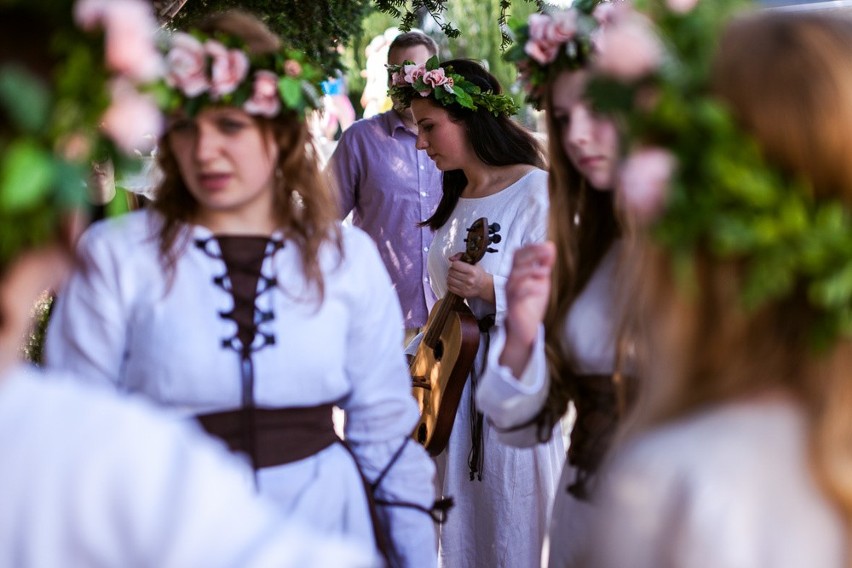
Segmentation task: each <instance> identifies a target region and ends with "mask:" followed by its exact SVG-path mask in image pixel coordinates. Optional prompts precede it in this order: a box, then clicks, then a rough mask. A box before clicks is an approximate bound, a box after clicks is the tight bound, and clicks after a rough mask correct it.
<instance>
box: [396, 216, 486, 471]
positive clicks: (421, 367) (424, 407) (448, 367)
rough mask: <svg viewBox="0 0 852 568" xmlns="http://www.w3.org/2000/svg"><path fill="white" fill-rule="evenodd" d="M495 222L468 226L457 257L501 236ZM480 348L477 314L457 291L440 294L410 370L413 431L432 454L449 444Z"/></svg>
mask: <svg viewBox="0 0 852 568" xmlns="http://www.w3.org/2000/svg"><path fill="white" fill-rule="evenodd" d="M499 230H500V226H499V225H498V224H497V223H493V224H492V225H490V226H489V225H488V220H487V219H486V218H485V217H481V218H479V219H477V220H476V221H474V223H473V225H471V227H470V228H469V229H468V231H467V238H466V239H465V243H466V247H465V252H464V253H463V254H462V256H461V260H462V261H464V262H466V263H468V264H476V263H477V262H479V261H480V260H482V257H483V256H485V253H486V252H495V249H490V248H488V245H490V244H492V243H495V244H496V243H499V242H500V235H498V234H497V232H498V231H499ZM478 349H479V326H478V325H477V322H476V317H475V316H474V315H473V312H471V311H470V308H469V307H468V306H467V304H466V303H465V302H464V298H462V297H461V296H458V295H457V294H453V293H451V292H450V293H448V294H447V295H446V296H444V297H443V298H442V299H440V300H438V302H437V303H436V304H435V306H434V307H433V308H432V311H431V313H430V314H429V318H428V320H427V321H426V328H425V332H424V334H423V339H422V340H421V342H420V345H419V347H418V348H417V353H416V354H415V355H414V359H412V361H411V364H410V365H409V372H410V374H411V386H412V391H413V393H414V398H415V399H416V400H417V404H418V406H419V407H420V420H419V421H418V423H417V426H416V427H415V429H414V432H413V434H412V436H413V437H414V439H415V440H417V441H418V442H419V443H421V444H423V446H425V448H426V450H427V451H428V452H429V453H430V454H431V455H433V456H435V455H438V454H439V453H441V451H443V449H444V448H445V447H446V446H447V441H448V440H449V438H450V433H451V432H452V429H453V422H454V421H455V417H456V410H457V409H458V406H459V400H460V399H461V395H462V390H464V384H465V382H466V381H467V378H468V376H469V375H470V370H471V367H472V366H473V362H474V360H475V359H476V352H477V350H478Z"/></svg>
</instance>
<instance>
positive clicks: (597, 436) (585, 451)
mask: <svg viewBox="0 0 852 568" xmlns="http://www.w3.org/2000/svg"><path fill="white" fill-rule="evenodd" d="M571 379H572V380H571V386H572V389H573V391H574V392H573V401H574V406H575V408H576V409H577V418H576V420H575V422H574V427H573V428H572V430H571V444H570V446H569V447H568V463H570V464H571V465H573V466H574V467H575V468H577V479H576V480H575V482H574V483H573V484H572V485H571V486H569V488H568V490H569V491H570V492H571V493H572V494H574V495H575V496H576V497H578V498H580V499H585V498H587V497H588V494H589V487H588V486H587V485H588V483H589V480H590V479H591V477H592V476H594V474H595V473H596V472H597V470H598V468H599V467H600V464H601V462H602V461H603V459H604V457H605V456H606V454H607V452H608V451H609V448H610V446H611V445H612V439H613V437H614V435H615V432H616V430H617V428H618V424H619V422H620V421H621V419H622V418H623V416H622V410H620V408H619V407H620V406H626V407H627V408H630V407H632V405H633V402H634V401H635V398H636V390H637V384H636V380H635V379H634V378H633V377H629V376H628V377H623V382H622V383H621V384H618V383H617V381H616V380H614V378H613V375H574V376H573V377H571ZM620 398H621V399H622V400H623V402H622V403H621V404H620V401H619V399H620Z"/></svg>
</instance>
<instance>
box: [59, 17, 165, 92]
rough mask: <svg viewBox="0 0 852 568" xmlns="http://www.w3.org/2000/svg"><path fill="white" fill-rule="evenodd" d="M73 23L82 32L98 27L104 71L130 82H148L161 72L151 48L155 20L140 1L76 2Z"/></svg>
mask: <svg viewBox="0 0 852 568" xmlns="http://www.w3.org/2000/svg"><path fill="white" fill-rule="evenodd" d="M74 21H75V22H76V23H77V25H78V26H80V27H81V28H82V29H83V30H86V31H93V30H94V29H96V28H98V27H99V26H100V27H102V28H103V29H104V35H105V36H106V45H105V52H106V53H105V55H106V65H107V68H108V69H110V70H112V71H115V72H117V73H121V74H123V75H126V76H127V77H130V78H131V79H133V80H134V81H151V80H153V79H155V78H156V77H157V76H158V75H159V74H160V72H161V69H162V58H161V57H160V54H159V53H158V52H157V49H156V46H155V45H154V37H155V35H156V33H157V21H156V20H155V19H154V14H153V13H152V11H151V6H150V4H148V3H146V2H144V1H143V0H79V1H78V2H77V3H76V4H75V5H74Z"/></svg>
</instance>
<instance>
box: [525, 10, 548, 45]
mask: <svg viewBox="0 0 852 568" xmlns="http://www.w3.org/2000/svg"><path fill="white" fill-rule="evenodd" d="M527 26H528V27H529V33H530V39H529V41H533V42H537V41H544V40H545V39H547V28H548V27H550V16H547V15H545V14H530V17H529V19H528V20H527Z"/></svg>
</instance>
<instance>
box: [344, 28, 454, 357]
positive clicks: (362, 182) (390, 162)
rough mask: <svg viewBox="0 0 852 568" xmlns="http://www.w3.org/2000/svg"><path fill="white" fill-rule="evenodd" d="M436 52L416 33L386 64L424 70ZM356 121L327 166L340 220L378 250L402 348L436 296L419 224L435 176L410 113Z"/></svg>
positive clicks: (432, 196) (428, 236)
mask: <svg viewBox="0 0 852 568" xmlns="http://www.w3.org/2000/svg"><path fill="white" fill-rule="evenodd" d="M437 52H438V46H437V45H436V44H435V42H434V40H432V38H430V37H429V36H427V35H426V34H424V33H422V32H418V31H412V32H407V33H404V34H400V35H398V36H397V37H396V39H394V40H393V42H392V43H391V45H390V48H389V49H388V63H389V64H392V65H400V64H402V62H403V61H406V60H408V61H414V62H415V63H425V62H426V60H427V59H429V58H430V57H432V56H433V55H435V54H437ZM397 106H398V105H397V104H396V102H395V103H394V107H395V108H393V109H391V110H389V111H387V112H384V113H382V114H378V115H376V116H373V117H370V118H367V119H363V120H359V121H357V122H355V123H354V124H353V125H352V126H350V127H349V128H348V129H347V130H346V131H345V132H344V133H343V136H342V137H341V138H340V141H339V142H338V144H337V148H336V149H335V151H334V154H332V156H331V159H330V160H329V167H330V168H331V171H332V173H333V174H334V176H335V178H336V180H337V186H338V189H339V192H340V203H341V211H340V215H341V217H346V216H347V215H348V214H349V212H350V211H353V209H354V214H353V221H354V224H355V225H356V226H358V227H360V228H361V229H363V230H364V231H366V232H367V233H368V234H369V235H370V236H371V237H372V238H373V240H374V241H376V245H378V247H379V252H380V253H381V255H382V260H384V262H385V266H386V267H387V269H388V272H389V273H390V276H391V279H392V280H393V283H394V286H395V287H396V293H397V295H399V302H400V304H401V305H402V311H403V315H404V316H405V328H406V342H407V341H408V340H409V339H410V338H411V337H413V336H414V335H415V334H416V333H417V332H418V331H419V330H420V328H421V327H422V326H423V325H424V324H425V323H426V317H427V316H428V315H429V309H430V308H431V307H432V304H434V303H435V296H434V294H433V293H432V288H431V286H430V285H429V274H428V272H427V270H426V259H427V257H428V253H429V245H430V244H431V243H432V231H431V230H430V229H429V228H428V227H418V226H417V224H418V223H419V222H420V221H423V220H425V219H427V218H429V217H430V216H431V215H432V213H433V212H434V210H435V208H436V207H437V205H438V201H440V198H441V172H440V171H439V170H438V169H437V168H436V167H435V163H434V162H433V161H432V160H431V159H429V156H427V155H426V152H425V151H423V150H417V149H416V148H415V144H416V142H417V125H416V124H415V122H414V118H413V117H412V115H411V111H410V110H409V109H402V108H396V107H397Z"/></svg>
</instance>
